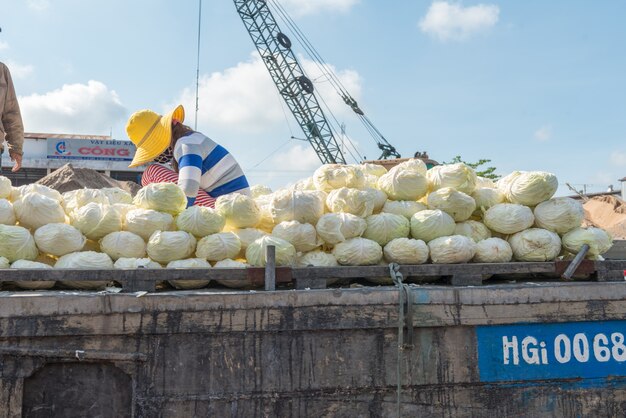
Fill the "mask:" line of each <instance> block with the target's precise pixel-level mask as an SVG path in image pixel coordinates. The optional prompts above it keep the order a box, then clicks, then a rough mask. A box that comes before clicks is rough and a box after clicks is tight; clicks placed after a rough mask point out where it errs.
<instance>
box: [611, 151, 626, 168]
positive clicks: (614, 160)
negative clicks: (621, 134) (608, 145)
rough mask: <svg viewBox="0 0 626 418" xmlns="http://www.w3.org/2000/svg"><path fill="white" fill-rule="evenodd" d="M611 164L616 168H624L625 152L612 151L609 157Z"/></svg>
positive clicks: (625, 161) (625, 165) (625, 162)
mask: <svg viewBox="0 0 626 418" xmlns="http://www.w3.org/2000/svg"><path fill="white" fill-rule="evenodd" d="M610 161H611V164H613V165H616V166H618V167H626V152H622V151H613V152H612V153H611V157H610Z"/></svg>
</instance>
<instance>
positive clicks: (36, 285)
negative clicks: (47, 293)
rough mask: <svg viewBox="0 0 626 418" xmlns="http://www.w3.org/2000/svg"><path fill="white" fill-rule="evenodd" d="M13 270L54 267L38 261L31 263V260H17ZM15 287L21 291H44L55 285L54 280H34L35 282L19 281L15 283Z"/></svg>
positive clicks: (12, 265) (12, 266)
mask: <svg viewBox="0 0 626 418" xmlns="http://www.w3.org/2000/svg"><path fill="white" fill-rule="evenodd" d="M11 268H12V269H51V268H52V266H50V265H48V264H45V263H40V262H38V261H30V260H17V261H15V262H14V263H13V264H11ZM14 283H15V285H16V286H17V287H19V288H21V289H28V290H42V289H51V288H53V287H54V285H55V281H54V280H48V281H45V280H33V281H25V280H23V281H17V282H14Z"/></svg>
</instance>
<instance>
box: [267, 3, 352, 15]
mask: <svg viewBox="0 0 626 418" xmlns="http://www.w3.org/2000/svg"><path fill="white" fill-rule="evenodd" d="M359 1H360V0H281V2H280V4H281V5H282V6H283V7H284V8H285V9H286V10H287V12H288V13H289V14H292V15H294V16H304V15H311V14H317V13H323V12H339V13H346V12H348V11H349V10H350V9H351V8H352V6H354V5H356V4H357V3H359ZM270 3H271V2H270Z"/></svg>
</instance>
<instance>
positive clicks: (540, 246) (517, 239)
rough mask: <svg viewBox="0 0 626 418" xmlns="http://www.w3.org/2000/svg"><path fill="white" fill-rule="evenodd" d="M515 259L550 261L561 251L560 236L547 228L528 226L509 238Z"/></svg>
mask: <svg viewBox="0 0 626 418" xmlns="http://www.w3.org/2000/svg"><path fill="white" fill-rule="evenodd" d="M509 244H511V249H512V250H513V257H514V258H515V259H516V260H517V261H552V260H554V259H556V258H557V257H558V256H559V253H560V252H561V238H559V236H558V235H557V234H556V233H554V232H552V231H548V230H547V229H541V228H530V229H526V230H524V231H521V232H518V233H517V234H514V235H512V236H511V237H510V238H509Z"/></svg>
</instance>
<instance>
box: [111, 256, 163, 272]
mask: <svg viewBox="0 0 626 418" xmlns="http://www.w3.org/2000/svg"><path fill="white" fill-rule="evenodd" d="M113 267H114V268H116V269H138V268H144V269H160V268H162V267H161V265H160V264H159V263H157V262H156V261H152V260H150V259H149V258H131V257H121V258H118V259H117V260H116V261H115V264H113Z"/></svg>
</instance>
